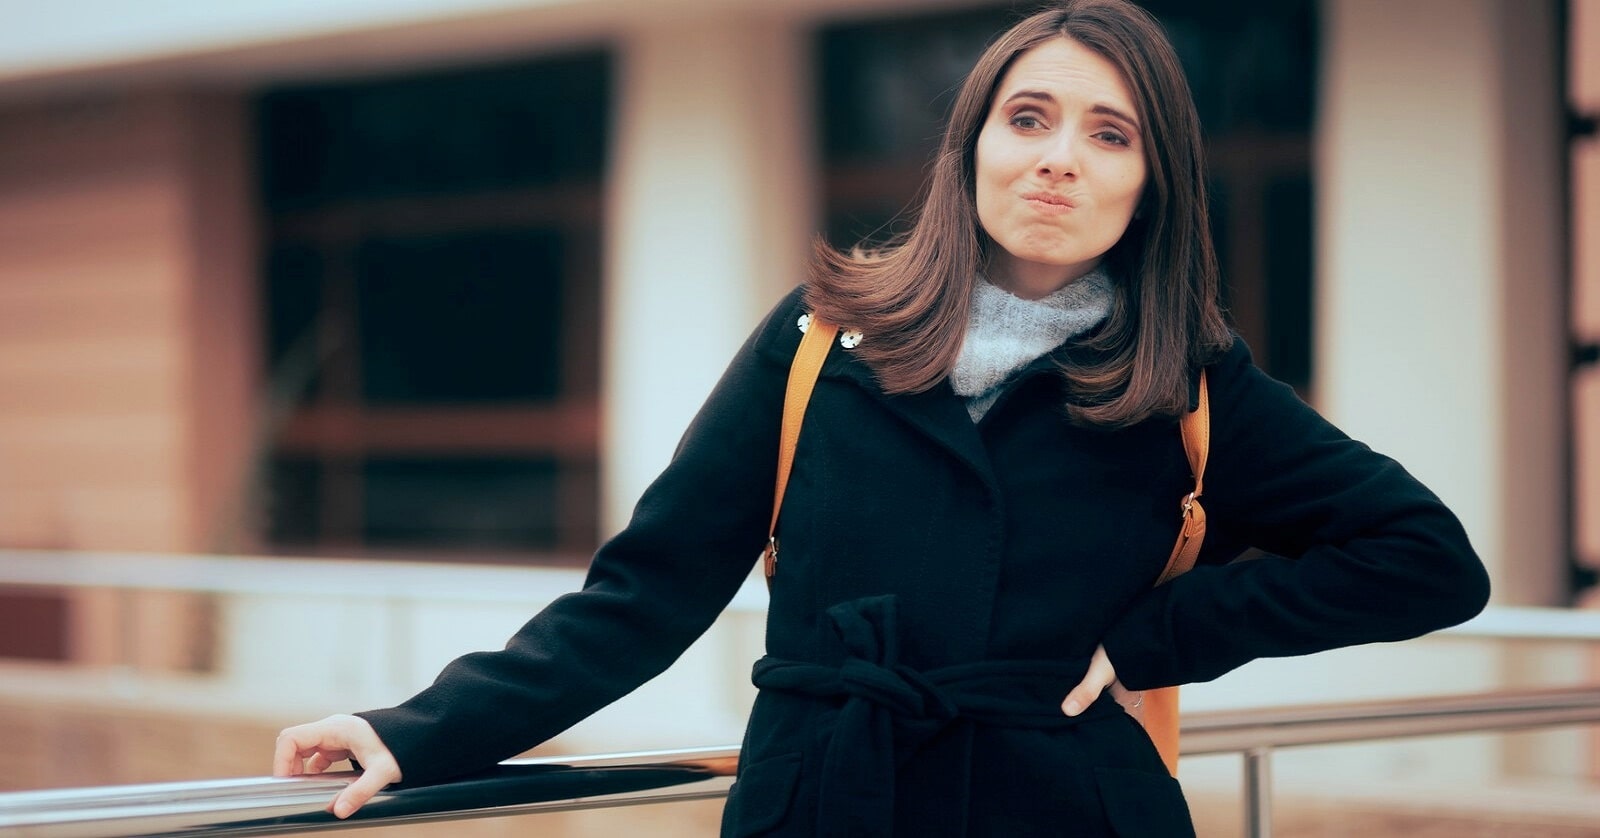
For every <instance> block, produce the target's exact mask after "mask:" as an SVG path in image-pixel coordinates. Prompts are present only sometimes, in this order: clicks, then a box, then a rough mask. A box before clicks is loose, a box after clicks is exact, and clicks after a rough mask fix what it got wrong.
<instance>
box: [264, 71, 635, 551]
mask: <svg viewBox="0 0 1600 838" xmlns="http://www.w3.org/2000/svg"><path fill="white" fill-rule="evenodd" d="M609 107H610V65H609V61H608V59H607V57H606V56H605V55H601V54H585V55H576V56H569V57H563V58H553V59H548V60H542V61H537V62H530V63H524V64H517V65H513V66H496V67H485V68H475V69H469V70H456V71H450V72H443V73H433V74H428V75H415V76H407V77H404V78H387V79H381V80H364V81H351V82H339V83H328V84H318V85H311V86H298V87H286V88H281V89H275V90H270V91H267V92H265V93H263V94H262V95H261V96H260V97H259V99H258V100H257V104H256V111H257V117H258V129H259V137H260V145H261V155H260V173H259V176H260V184H261V195H262V198H263V202H264V205H265V210H266V215H267V224H266V240H267V247H266V248H265V252H266V254H267V256H266V263H265V265H264V267H263V283H264V295H263V307H264V312H265V314H264V318H265V321H266V324H267V328H266V334H267V338H268V343H269V345H268V352H267V357H268V359H269V361H270V367H269V370H268V377H269V381H270V394H271V395H270V403H271V416H272V418H273V421H272V422H270V423H269V424H270V432H269V441H268V450H267V453H266V457H265V460H266V463H267V467H266V468H265V469H264V471H265V475H264V478H263V491H262V509H263V513H264V514H263V517H264V529H265V531H266V534H267V538H268V541H269V543H270V544H271V545H272V546H273V547H275V548H277V549H281V550H283V551H286V552H296V553H311V554H338V555H364V554H381V555H386V556H406V555H418V556H419V557H426V558H430V559H437V558H451V557H463V558H472V559H479V560H482V559H490V560H493V559H499V558H505V559H526V558H528V557H529V556H530V555H537V556H539V557H542V558H544V559H547V560H554V561H562V560H571V561H575V562H581V561H584V560H586V558H587V556H588V555H589V554H590V553H591V552H592V551H593V549H594V547H595V541H596V536H597V524H596V516H597V506H598V497H597V496H598V476H597V462H598V401H597V400H598V393H599V362H598V355H599V331H600V330H599V306H600V300H599V282H600V276H599V265H600V223H601V222H600V192H601V180H602V177H603V165H604V158H605V148H606V145H607V137H608V133H609V132H608V124H607V121H608V113H609Z"/></svg>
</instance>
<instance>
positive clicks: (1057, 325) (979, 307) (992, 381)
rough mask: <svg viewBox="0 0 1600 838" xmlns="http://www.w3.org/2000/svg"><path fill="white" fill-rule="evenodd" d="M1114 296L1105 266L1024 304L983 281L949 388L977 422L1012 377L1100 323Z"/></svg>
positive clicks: (974, 298)
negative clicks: (962, 398) (964, 402)
mask: <svg viewBox="0 0 1600 838" xmlns="http://www.w3.org/2000/svg"><path fill="white" fill-rule="evenodd" d="M1114 296H1115V293H1114V291H1113V290H1112V286H1111V277H1110V276H1108V275H1107V274H1106V272H1105V269H1104V268H1103V267H1101V268H1095V269H1094V270H1093V271H1090V272H1089V273H1087V274H1085V275H1084V276H1082V277H1081V278H1079V279H1078V280H1077V281H1075V282H1072V283H1071V284H1069V285H1067V286H1066V287H1064V288H1062V289H1061V290H1059V291H1056V292H1055V293H1054V294H1051V295H1050V296H1048V297H1044V298H1042V299H1038V300H1024V299H1022V298H1021V297H1017V296H1014V295H1012V294H1011V293H1010V292H1008V291H1005V290H1003V289H1001V288H999V287H997V286H995V285H993V284H991V283H990V282H989V281H988V280H986V279H984V278H982V277H979V278H978V283H977V287H975V288H974V289H973V291H972V313H971V315H970V316H969V318H968V320H967V336H966V339H965V340H964V341H963V342H962V344H961V354H960V355H958V356H957V357H956V365H955V369H953V370H951V371H950V386H951V388H952V389H954V390H955V391H956V394H957V395H959V396H964V397H965V398H966V400H967V412H968V413H969V414H971V415H972V421H974V422H976V421H978V420H979V419H982V418H983V415H984V414H985V413H987V412H988V411H989V408H991V407H993V406H994V403H995V402H996V401H997V400H999V398H1000V394H1001V393H1003V392H1005V388H1006V384H1007V382H1008V381H1009V379H1010V378H1011V375H1012V374H1013V373H1015V372H1016V371H1018V370H1020V369H1022V368H1023V367H1025V366H1027V365H1028V364H1029V363H1031V362H1032V361H1033V360H1034V359H1035V358H1038V357H1039V356H1041V355H1044V354H1045V353H1047V352H1050V351H1051V350H1054V349H1055V348H1056V347H1058V346H1060V345H1061V344H1063V343H1066V342H1067V341H1068V340H1069V339H1071V338H1074V337H1076V336H1078V335H1081V334H1083V333H1085V332H1087V331H1089V330H1090V329H1093V328H1094V327H1096V326H1098V325H1100V322H1101V321H1103V320H1105V319H1106V314H1108V313H1109V312H1110V311H1111V302H1112V300H1113V298H1114Z"/></svg>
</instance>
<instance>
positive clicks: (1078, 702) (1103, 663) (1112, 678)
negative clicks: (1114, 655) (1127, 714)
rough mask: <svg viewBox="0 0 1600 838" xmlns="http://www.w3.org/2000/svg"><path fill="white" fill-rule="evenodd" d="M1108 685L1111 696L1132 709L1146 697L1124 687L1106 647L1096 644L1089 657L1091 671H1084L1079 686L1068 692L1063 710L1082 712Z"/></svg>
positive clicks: (1069, 713)
mask: <svg viewBox="0 0 1600 838" xmlns="http://www.w3.org/2000/svg"><path fill="white" fill-rule="evenodd" d="M1106 687H1110V688H1111V697H1112V698H1114V699H1116V700H1117V703H1118V704H1121V705H1122V706H1123V707H1126V708H1128V709H1129V710H1130V711H1131V710H1134V709H1136V708H1138V706H1139V700H1140V699H1141V698H1143V697H1144V694H1143V693H1142V692H1138V693H1134V692H1129V691H1128V690H1126V689H1124V688H1123V686H1122V684H1121V683H1120V682H1118V681H1117V669H1116V667H1114V666H1112V665H1111V658H1110V657H1109V656H1108V655H1106V647H1104V646H1096V647H1095V649H1094V657H1092V658H1090V659H1089V671H1088V672H1086V673H1084V675H1083V680H1082V681H1080V682H1079V683H1078V686H1076V687H1073V688H1072V692H1069V693H1067V697H1066V698H1065V699H1064V700H1063V701H1062V702H1061V712H1063V713H1066V714H1067V715H1069V716H1076V715H1078V714H1079V713H1082V712H1083V710H1084V708H1085V707H1088V706H1089V705H1090V704H1093V703H1094V700H1095V699H1097V698H1099V697H1100V693H1101V691H1103V690H1104V689H1105V688H1106Z"/></svg>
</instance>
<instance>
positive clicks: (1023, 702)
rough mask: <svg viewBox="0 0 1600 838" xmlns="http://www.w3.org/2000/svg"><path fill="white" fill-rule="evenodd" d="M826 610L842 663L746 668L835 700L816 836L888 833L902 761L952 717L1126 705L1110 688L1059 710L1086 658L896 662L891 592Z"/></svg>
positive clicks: (1049, 724) (1060, 718)
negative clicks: (919, 665) (1084, 704)
mask: <svg viewBox="0 0 1600 838" xmlns="http://www.w3.org/2000/svg"><path fill="white" fill-rule="evenodd" d="M827 616H828V619H829V621H830V622H831V623H832V624H833V628H834V629H835V631H837V633H838V635H839V638H840V640H841V641H843V645H844V649H845V656H844V660H843V661H842V662H840V663H839V664H838V665H835V666H827V665H823V664H816V663H809V662H805V661H790V660H783V659H780V658H774V657H771V656H770V655H769V656H767V657H764V658H762V659H761V660H759V661H756V664H755V669H754V672H753V675H752V680H753V681H754V683H755V685H756V686H757V687H759V688H761V689H763V690H775V691H778V692H784V693H790V694H796V695H804V696H809V697H812V698H818V699H824V700H829V701H831V702H837V703H839V704H840V706H839V711H838V716H837V718H836V720H835V724H834V729H833V735H832V737H831V739H830V740H829V742H828V744H827V747H826V751H825V753H824V755H823V764H822V770H821V772H820V775H819V776H820V784H821V786H820V788H819V790H818V804H817V828H818V834H820V835H827V836H885V835H891V834H893V832H894V790H895V775H896V772H897V770H898V768H899V766H900V765H901V764H903V762H904V761H905V760H906V759H907V758H909V757H910V756H911V755H912V754H914V753H915V752H916V751H917V749H918V748H920V747H921V746H922V745H924V744H926V743H927V742H928V741H929V740H931V739H932V738H933V737H935V736H937V735H938V734H939V733H940V732H941V731H943V730H944V729H945V728H947V727H948V726H950V725H951V724H952V723H954V722H956V721H957V720H966V721H969V722H973V723H977V724H983V725H990V726H996V727H1014V728H1036V729H1046V728H1062V727H1070V726H1072V725H1075V724H1079V723H1081V722H1084V721H1088V720H1090V719H1095V718H1102V717H1105V716H1107V715H1109V714H1120V713H1121V712H1122V711H1121V709H1120V708H1119V707H1118V706H1117V705H1116V703H1115V702H1114V701H1112V700H1111V699H1110V698H1109V696H1103V697H1102V699H1101V700H1099V701H1095V702H1094V703H1092V704H1091V705H1090V706H1089V707H1088V708H1087V709H1086V710H1085V711H1084V712H1083V713H1081V714H1079V715H1077V716H1067V715H1065V714H1064V713H1062V712H1061V707H1060V704H1061V700H1062V699H1063V698H1065V697H1066V695H1067V693H1068V692H1069V691H1071V689H1072V688H1073V687H1075V686H1077V684H1078V682H1079V681H1081V680H1082V679H1083V675H1084V673H1085V672H1086V671H1087V670H1088V665H1089V659H1088V658H1087V657H1084V658H1078V659H1073V660H1054V661H1049V660H1046V661H1022V660H1013V661H979V662H975V663H964V664H956V665H953V666H946V667H940V668H938V669H931V670H928V671H925V672H923V671H918V670H917V669H915V668H912V667H910V666H907V665H904V664H902V663H900V660H899V658H900V648H899V631H898V617H897V614H896V600H895V598H894V597H893V596H876V597H867V598H864V599H858V600H852V601H850V602H845V603H841V604H839V605H835V606H833V607H832V608H830V609H828V611H827ZM960 793H961V794H962V795H964V794H965V789H964V788H963V789H961V790H960Z"/></svg>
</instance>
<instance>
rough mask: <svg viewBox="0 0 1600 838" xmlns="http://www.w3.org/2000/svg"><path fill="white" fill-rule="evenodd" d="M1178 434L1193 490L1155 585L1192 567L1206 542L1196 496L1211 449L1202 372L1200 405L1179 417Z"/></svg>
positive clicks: (1203, 513) (1186, 498)
mask: <svg viewBox="0 0 1600 838" xmlns="http://www.w3.org/2000/svg"><path fill="white" fill-rule="evenodd" d="M1178 430H1179V432H1180V433H1181V434H1182V436H1183V453H1184V454H1185V455H1186V456H1188V458H1189V473H1190V474H1193V475H1194V490H1193V491H1191V492H1189V494H1187V495H1185V496H1184V498H1183V528H1182V529H1180V530H1178V543H1176V544H1174V545H1172V555H1171V556H1170V557H1169V558H1168V559H1167V566H1166V568H1164V569H1163V570H1162V571H1161V575H1160V576H1159V577H1157V579H1156V584H1157V585H1160V584H1162V583H1164V582H1166V581H1168V580H1169V579H1172V578H1173V577H1174V576H1181V575H1183V574H1184V573H1187V572H1188V571H1189V569H1190V568H1192V567H1194V560H1195V559H1196V558H1197V557H1198V556H1199V555H1200V544H1201V542H1203V541H1205V538H1206V511H1205V509H1204V508H1203V507H1202V506H1200V495H1201V494H1203V493H1204V491H1205V478H1206V455H1207V454H1208V453H1209V452H1210V448H1211V404H1210V398H1209V394H1208V393H1207V392H1206V373H1205V370H1201V371H1200V405H1199V406H1198V407H1196V408H1195V409H1194V410H1192V411H1190V412H1188V413H1185V414H1184V415H1183V422H1182V424H1180V425H1179V426H1178Z"/></svg>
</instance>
